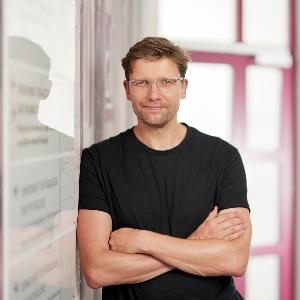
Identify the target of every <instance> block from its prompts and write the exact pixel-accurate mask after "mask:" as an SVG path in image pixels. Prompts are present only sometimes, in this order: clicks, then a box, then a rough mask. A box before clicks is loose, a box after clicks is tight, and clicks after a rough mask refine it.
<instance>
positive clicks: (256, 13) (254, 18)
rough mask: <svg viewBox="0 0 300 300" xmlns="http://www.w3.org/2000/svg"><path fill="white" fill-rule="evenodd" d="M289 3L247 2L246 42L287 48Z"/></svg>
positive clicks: (251, 0) (247, 0) (271, 1)
mask: <svg viewBox="0 0 300 300" xmlns="http://www.w3.org/2000/svg"><path fill="white" fill-rule="evenodd" d="M288 9H289V1H286V0H245V1H244V10H243V15H244V24H243V26H244V40H245V41H246V42H249V43H258V44H270V45H273V46H283V47H287V46H288V44H289V39H288V37H289V34H288V24H289V22H288Z"/></svg>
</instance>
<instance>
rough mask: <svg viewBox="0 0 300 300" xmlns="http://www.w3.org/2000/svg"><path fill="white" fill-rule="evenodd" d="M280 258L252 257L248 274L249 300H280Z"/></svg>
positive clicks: (273, 256)
mask: <svg viewBox="0 0 300 300" xmlns="http://www.w3.org/2000/svg"><path fill="white" fill-rule="evenodd" d="M279 272H280V270H279V257H278V256H276V255H265V256H254V257H253V256H252V257H251V258H250V261H249V264H248V269H247V273H246V299H247V300H257V299H264V300H279V286H280V285H279Z"/></svg>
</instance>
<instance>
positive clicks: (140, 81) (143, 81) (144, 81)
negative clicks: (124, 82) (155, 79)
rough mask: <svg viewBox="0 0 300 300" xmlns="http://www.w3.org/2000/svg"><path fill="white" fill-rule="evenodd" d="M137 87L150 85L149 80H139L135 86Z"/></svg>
mask: <svg viewBox="0 0 300 300" xmlns="http://www.w3.org/2000/svg"><path fill="white" fill-rule="evenodd" d="M134 85H135V86H140V87H142V86H147V85H148V81H147V80H137V81H136V82H135V84H134Z"/></svg>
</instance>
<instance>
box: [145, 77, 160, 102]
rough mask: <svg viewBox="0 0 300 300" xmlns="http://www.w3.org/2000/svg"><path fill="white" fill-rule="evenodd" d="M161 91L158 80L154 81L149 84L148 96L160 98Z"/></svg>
mask: <svg viewBox="0 0 300 300" xmlns="http://www.w3.org/2000/svg"><path fill="white" fill-rule="evenodd" d="M160 96H161V91H160V88H159V86H158V83H157V82H156V81H152V82H151V84H150V86H149V91H148V97H149V99H157V98H160Z"/></svg>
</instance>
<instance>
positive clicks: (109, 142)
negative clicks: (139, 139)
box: [84, 129, 132, 156]
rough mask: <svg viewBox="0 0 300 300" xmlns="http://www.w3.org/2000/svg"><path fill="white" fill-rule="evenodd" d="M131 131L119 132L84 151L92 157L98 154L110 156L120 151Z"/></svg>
mask: <svg viewBox="0 0 300 300" xmlns="http://www.w3.org/2000/svg"><path fill="white" fill-rule="evenodd" d="M131 131H132V129H127V130H126V131H123V132H120V133H119V134H117V135H115V136H112V137H109V138H107V139H104V140H102V141H99V142H96V143H94V144H92V145H90V146H89V147H87V148H85V149H84V150H85V151H87V152H89V153H90V154H91V155H93V156H95V155H96V156H98V155H99V153H100V154H101V156H103V155H105V156H107V155H108V156H112V155H113V154H114V153H115V152H116V151H118V150H120V149H122V144H124V143H125V144H126V143H128V140H129V138H130V133H131Z"/></svg>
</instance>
